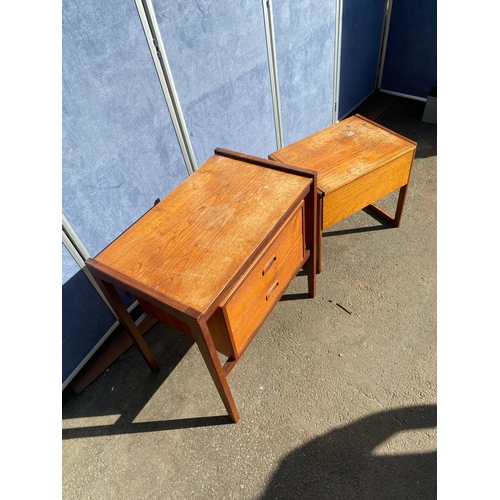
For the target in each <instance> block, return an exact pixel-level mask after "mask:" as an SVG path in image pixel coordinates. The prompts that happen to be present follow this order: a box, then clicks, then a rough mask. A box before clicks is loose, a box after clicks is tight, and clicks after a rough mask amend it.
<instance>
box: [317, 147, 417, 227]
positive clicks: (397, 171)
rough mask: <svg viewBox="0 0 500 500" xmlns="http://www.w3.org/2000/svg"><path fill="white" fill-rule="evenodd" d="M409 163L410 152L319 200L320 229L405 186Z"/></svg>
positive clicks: (411, 154) (408, 173)
mask: <svg viewBox="0 0 500 500" xmlns="http://www.w3.org/2000/svg"><path fill="white" fill-rule="evenodd" d="M412 160H413V151H412V152H409V153H406V154H405V155H403V156H401V157H400V158H397V159H396V160H393V161H391V162H390V163H388V164H387V165H384V166H383V167H380V168H378V169H376V170H373V171H372V172H370V173H368V174H366V175H364V176H362V177H359V178H358V179H357V180H355V181H353V182H350V183H349V184H346V185H345V186H342V187H341V188H340V189H337V190H335V191H333V192H330V193H328V194H327V195H326V196H325V197H324V199H323V227H322V229H326V228H328V227H330V226H332V225H333V224H335V223H337V222H339V221H341V220H342V219H345V218H346V217H348V216H349V215H352V214H353V213H355V212H357V211H358V210H361V209H362V208H364V207H366V206H367V205H369V204H370V203H373V202H375V201H377V200H379V199H380V198H383V197H384V196H386V195H388V194H389V193H392V191H394V190H396V189H398V188H400V187H401V186H404V185H405V184H407V183H408V180H409V175H410V169H411V164H412Z"/></svg>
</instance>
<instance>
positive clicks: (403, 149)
mask: <svg viewBox="0 0 500 500" xmlns="http://www.w3.org/2000/svg"><path fill="white" fill-rule="evenodd" d="M414 149H415V143H414V142H413V141H410V140H408V139H406V138H404V137H401V136H399V135H397V134H394V133H392V132H390V131H388V130H386V129H384V128H383V127H380V126H378V125H377V124H375V123H373V122H371V121H369V120H366V119H364V118H362V117H360V116H351V117H349V118H346V119H345V120H342V121H341V122H339V123H337V124H335V125H331V126H330V127H327V128H325V129H323V130H321V131H319V132H316V133H315V134H312V135H310V136H308V137H306V138H304V139H301V140H299V141H297V142H294V143H293V144H290V145H289V146H285V147H284V148H282V149H280V150H279V151H275V152H274V153H272V154H271V155H269V157H270V158H271V159H273V160H278V161H281V162H283V163H287V164H288V165H296V166H302V167H307V168H309V169H311V170H316V172H317V173H318V181H317V182H318V188H319V189H320V190H321V191H323V192H324V193H330V192H332V191H335V190H336V189H338V188H340V187H342V186H344V185H346V184H348V183H350V182H352V181H355V180H356V179H358V178H359V177H361V176H363V175H366V174H367V173H369V172H371V171H373V170H375V169H377V168H378V167H380V166H383V165H385V164H387V163H388V162H390V161H392V160H394V159H396V158H398V157H400V156H402V155H404V154H405V153H408V152H411V151H413V150H414Z"/></svg>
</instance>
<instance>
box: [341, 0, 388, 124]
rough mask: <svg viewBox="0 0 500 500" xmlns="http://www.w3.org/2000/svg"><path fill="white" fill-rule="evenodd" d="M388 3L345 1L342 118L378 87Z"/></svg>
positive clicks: (365, 0)
mask: <svg viewBox="0 0 500 500" xmlns="http://www.w3.org/2000/svg"><path fill="white" fill-rule="evenodd" d="M395 3H397V2H395ZM385 4H386V0H348V1H344V4H343V12H342V43H341V55H340V79H339V86H340V87H339V109H338V114H339V118H342V117H344V116H345V115H346V114H347V113H349V112H350V111H352V109H353V108H355V107H356V106H357V105H358V104H360V103H361V102H362V101H363V100H364V99H366V98H367V97H368V96H369V95H370V94H371V93H372V92H373V91H374V90H375V88H376V85H377V72H378V60H379V52H380V48H381V45H380V44H381V41H382V32H383V28H384V15H385Z"/></svg>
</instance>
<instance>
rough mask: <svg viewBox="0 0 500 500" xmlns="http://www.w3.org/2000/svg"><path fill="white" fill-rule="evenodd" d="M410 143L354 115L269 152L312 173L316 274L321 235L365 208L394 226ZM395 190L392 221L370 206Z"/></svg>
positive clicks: (409, 158)
mask: <svg viewBox="0 0 500 500" xmlns="http://www.w3.org/2000/svg"><path fill="white" fill-rule="evenodd" d="M415 150H416V143H415V142H414V141H411V140H410V139H407V138H406V137H403V136H401V135H399V134H396V133H394V132H393V131H391V130H389V129H387V128H385V127H382V126H381V125H379V124H377V123H375V122H373V121H371V120H368V119H367V118H364V117H362V116H360V115H355V116H351V117H349V118H346V119H345V120H342V121H341V122H339V123H336V124H335V125H332V126H330V127H327V128H325V129H323V130H320V131H319V132H316V133H315V134H312V135H310V136H308V137H305V138H304V139H301V140H299V141H297V142H295V143H293V144H290V145H288V146H285V147H284V148H282V149H280V150H278V151H275V152H274V153H271V154H270V155H269V158H270V159H271V160H276V161H281V162H283V163H286V164H289V165H297V166H299V167H303V168H304V167H305V168H308V169H311V170H314V171H316V172H317V176H318V177H317V184H318V228H317V237H318V242H317V247H316V248H317V252H318V255H317V271H318V272H320V271H321V260H322V259H321V253H322V252H321V231H322V230H324V229H326V228H328V227H330V226H332V225H333V224H335V223H337V222H339V221H340V220H342V219H344V218H346V217H348V216H350V215H352V214H353V213H355V212H357V211H358V210H361V209H362V208H365V207H369V208H370V209H372V210H373V211H375V212H377V213H378V214H379V215H381V216H383V217H384V218H386V219H388V220H389V221H390V222H391V223H392V224H394V225H395V226H396V227H397V226H399V225H400V223H401V218H402V214H403V207H404V202H405V198H406V193H407V187H408V183H409V179H410V174H411V167H412V164H413V158H414V155H415ZM398 188H399V189H400V192H399V198H398V203H397V208H396V212H395V215H394V216H392V215H390V214H388V213H387V212H385V211H384V210H382V209H381V208H379V207H377V206H375V205H373V203H374V202H376V201H377V200H379V199H381V198H383V197H384V196H386V195H388V194H389V193H391V192H393V191H395V190H396V189H398Z"/></svg>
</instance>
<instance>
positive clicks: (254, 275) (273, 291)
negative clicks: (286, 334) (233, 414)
mask: <svg viewBox="0 0 500 500" xmlns="http://www.w3.org/2000/svg"><path fill="white" fill-rule="evenodd" d="M303 212H304V204H303V203H302V204H301V205H300V206H299V208H298V209H297V211H296V212H295V213H294V214H293V215H292V216H291V217H290V219H289V220H288V221H287V222H286V224H285V226H284V227H283V229H282V230H281V231H280V232H279V233H278V235H277V236H276V238H275V239H274V241H273V242H272V243H271V245H270V246H269V248H268V249H267V250H266V251H265V252H264V254H263V255H262V256H261V257H260V258H258V260H257V263H256V264H255V265H254V266H253V267H252V268H251V269H250V271H249V272H248V273H247V275H246V276H245V277H244V278H243V279H242V280H241V281H240V283H239V285H238V286H237V287H236V289H235V291H234V292H233V293H232V294H231V295H230V296H229V298H228V300H227V301H226V303H225V304H224V305H223V308H224V311H225V316H226V318H227V322H228V326H229V329H230V330H231V331H232V332H233V337H234V341H235V342H236V344H238V345H242V343H243V344H244V343H245V341H246V338H241V337H245V336H248V335H251V334H252V333H253V330H254V328H255V326H257V325H258V324H259V323H260V321H261V319H262V316H264V315H266V313H267V312H268V310H270V309H272V306H273V305H274V304H275V303H276V302H277V301H276V300H275V298H276V297H278V296H279V295H280V293H281V291H282V290H283V289H284V288H285V287H286V286H287V285H288V283H289V282H290V281H291V279H292V278H293V277H294V273H295V271H296V268H297V266H299V265H300V263H301V262H302V260H303V259H304V255H305V254H304V252H305V243H304V235H303ZM242 323H245V326H243V327H242V328H240V326H241V324H242ZM237 331H238V332H239V333H238V335H236V332H237ZM243 331H245V332H246V334H245V333H243ZM236 337H238V340H237V339H236ZM238 350H239V349H238Z"/></svg>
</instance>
